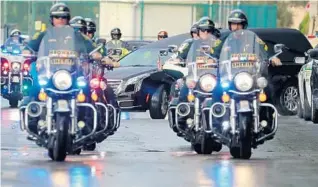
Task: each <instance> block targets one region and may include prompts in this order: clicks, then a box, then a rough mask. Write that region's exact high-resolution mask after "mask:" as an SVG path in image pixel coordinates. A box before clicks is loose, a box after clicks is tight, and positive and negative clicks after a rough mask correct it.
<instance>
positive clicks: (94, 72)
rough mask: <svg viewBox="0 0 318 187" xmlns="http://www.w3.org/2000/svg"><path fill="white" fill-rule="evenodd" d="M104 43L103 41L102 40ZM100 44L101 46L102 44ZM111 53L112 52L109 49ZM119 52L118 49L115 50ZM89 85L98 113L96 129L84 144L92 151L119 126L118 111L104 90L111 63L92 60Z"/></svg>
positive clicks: (85, 147) (86, 148)
mask: <svg viewBox="0 0 318 187" xmlns="http://www.w3.org/2000/svg"><path fill="white" fill-rule="evenodd" d="M103 43H105V42H103ZM103 45H104V44H102V45H101V46H103ZM111 53H112V54H113V52H112V51H111ZM117 53H120V51H117ZM89 66H90V67H89V71H90V72H89V73H88V74H89V75H88V80H89V85H90V91H91V99H92V102H94V103H95V105H96V107H97V109H96V110H97V113H98V124H100V125H99V126H98V127H97V131H96V133H95V135H94V136H93V137H92V138H91V140H90V141H88V142H87V144H86V145H85V146H84V149H85V150H88V151H93V150H95V148H96V143H101V142H102V141H104V140H105V139H106V138H107V137H108V136H110V135H113V134H114V132H115V131H116V130H117V129H118V128H119V126H120V111H117V110H116V108H115V106H113V105H112V104H110V103H108V102H107V98H106V96H105V94H104V91H105V90H106V88H107V79H106V77H105V73H106V71H107V70H108V71H110V70H113V66H112V65H108V64H103V62H102V61H94V62H93V63H90V64H89Z"/></svg>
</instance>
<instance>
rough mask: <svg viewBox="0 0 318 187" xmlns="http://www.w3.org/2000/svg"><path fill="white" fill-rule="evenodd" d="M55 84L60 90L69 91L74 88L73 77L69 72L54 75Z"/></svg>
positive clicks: (62, 71)
mask: <svg viewBox="0 0 318 187" xmlns="http://www.w3.org/2000/svg"><path fill="white" fill-rule="evenodd" d="M52 81H53V84H54V86H55V87H56V88H57V89H59V90H67V89H69V88H70V87H71V86H72V76H71V74H70V73H69V72H68V71H65V70H60V71H57V72H56V73H55V74H54V75H53V79H52Z"/></svg>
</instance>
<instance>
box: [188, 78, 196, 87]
mask: <svg viewBox="0 0 318 187" xmlns="http://www.w3.org/2000/svg"><path fill="white" fill-rule="evenodd" d="M186 85H187V87H188V88H190V89H193V88H194V87H195V85H196V82H195V80H194V79H193V77H187V78H186Z"/></svg>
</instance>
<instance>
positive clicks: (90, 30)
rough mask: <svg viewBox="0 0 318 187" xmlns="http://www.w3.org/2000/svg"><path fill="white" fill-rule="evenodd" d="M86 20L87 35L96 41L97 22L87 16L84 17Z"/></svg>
mask: <svg viewBox="0 0 318 187" xmlns="http://www.w3.org/2000/svg"><path fill="white" fill-rule="evenodd" d="M84 20H85V22H86V26H87V32H86V35H87V36H88V37H89V38H90V39H91V40H92V41H93V42H96V40H95V32H96V23H95V22H94V21H93V19H91V18H85V19H84Z"/></svg>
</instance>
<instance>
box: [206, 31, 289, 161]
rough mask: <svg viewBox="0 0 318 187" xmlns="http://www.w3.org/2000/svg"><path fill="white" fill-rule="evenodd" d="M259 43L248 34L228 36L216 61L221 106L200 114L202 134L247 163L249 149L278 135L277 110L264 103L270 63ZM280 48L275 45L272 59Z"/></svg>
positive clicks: (210, 108) (281, 46) (237, 33)
mask: <svg viewBox="0 0 318 187" xmlns="http://www.w3.org/2000/svg"><path fill="white" fill-rule="evenodd" d="M258 40H259V38H258V37H257V35H256V34H255V33H253V32H251V31H248V30H240V31H236V32H233V33H231V34H230V35H229V36H228V38H227V39H226V41H225V43H224V45H223V48H222V51H221V55H220V59H219V72H220V81H221V85H222V88H223V89H222V90H223V94H222V97H221V101H222V102H216V103H214V104H212V105H207V106H205V107H204V108H203V111H202V113H203V115H206V117H205V118H204V119H206V122H205V124H206V125H205V132H206V133H209V135H210V136H211V137H213V138H216V139H218V141H220V142H222V144H223V145H226V146H228V147H229V149H230V153H231V155H232V156H233V157H234V158H242V159H249V158H250V157H251V155H252V151H251V149H252V148H254V149H255V148H257V146H258V145H260V144H263V143H264V141H266V140H270V139H272V138H273V137H274V135H275V133H276V131H277V110H276V108H275V107H274V106H273V105H272V104H269V103H266V100H267V96H266V94H265V92H264V89H265V87H266V86H267V80H266V78H265V77H266V75H267V71H268V70H267V68H268V65H269V63H268V62H269V60H270V59H268V58H267V52H266V51H265V50H264V47H262V46H261V45H260V44H259V41H258ZM283 48H284V45H282V44H276V45H275V47H274V50H275V53H276V54H275V55H274V56H273V57H276V56H278V55H279V54H281V53H282V49H283ZM273 57H271V58H273ZM264 112H265V113H264ZM270 112H272V113H270ZM264 116H272V117H269V118H266V117H264Z"/></svg>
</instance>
